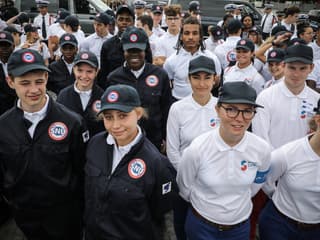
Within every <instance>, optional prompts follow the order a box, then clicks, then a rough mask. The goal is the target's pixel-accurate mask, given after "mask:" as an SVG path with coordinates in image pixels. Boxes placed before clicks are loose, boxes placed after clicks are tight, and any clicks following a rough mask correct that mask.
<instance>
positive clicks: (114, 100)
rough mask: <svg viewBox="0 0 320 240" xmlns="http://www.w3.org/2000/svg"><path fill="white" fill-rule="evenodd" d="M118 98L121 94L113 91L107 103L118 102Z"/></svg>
mask: <svg viewBox="0 0 320 240" xmlns="http://www.w3.org/2000/svg"><path fill="white" fill-rule="evenodd" d="M118 98H119V93H118V92H116V91H111V92H110V93H109V94H108V96H107V101H108V102H111V103H112V102H116V101H118Z"/></svg>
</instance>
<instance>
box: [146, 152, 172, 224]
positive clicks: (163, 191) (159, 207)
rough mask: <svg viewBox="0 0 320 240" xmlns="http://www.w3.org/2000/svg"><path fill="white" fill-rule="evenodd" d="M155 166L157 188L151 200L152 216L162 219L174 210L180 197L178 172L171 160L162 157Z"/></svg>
mask: <svg viewBox="0 0 320 240" xmlns="http://www.w3.org/2000/svg"><path fill="white" fill-rule="evenodd" d="M157 162H158V164H156V166H155V178H156V181H155V187H154V190H153V193H152V195H151V199H150V210H151V214H152V216H153V217H154V218H155V219H160V218H161V216H163V215H164V214H165V213H166V212H168V211H170V210H171V209H172V208H173V202H174V199H175V198H176V197H177V196H178V186H177V183H176V180H175V177H176V171H175V170H174V168H173V166H172V165H171V163H170V162H169V160H168V159H167V158H166V157H165V156H163V155H161V158H160V159H157Z"/></svg>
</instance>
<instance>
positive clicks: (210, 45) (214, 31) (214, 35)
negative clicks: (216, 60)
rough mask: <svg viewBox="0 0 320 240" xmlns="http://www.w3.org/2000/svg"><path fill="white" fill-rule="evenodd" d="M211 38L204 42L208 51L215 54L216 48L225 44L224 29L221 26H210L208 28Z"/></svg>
mask: <svg viewBox="0 0 320 240" xmlns="http://www.w3.org/2000/svg"><path fill="white" fill-rule="evenodd" d="M208 32H209V37H208V38H207V39H206V40H204V44H205V46H206V49H208V50H210V51H211V52H214V50H215V49H216V47H217V46H218V45H220V44H222V43H224V40H223V39H224V33H223V29H222V28H221V27H219V26H209V27H208Z"/></svg>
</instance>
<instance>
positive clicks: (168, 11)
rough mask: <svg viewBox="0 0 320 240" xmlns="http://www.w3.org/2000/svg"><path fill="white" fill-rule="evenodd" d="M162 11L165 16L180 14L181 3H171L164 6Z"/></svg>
mask: <svg viewBox="0 0 320 240" xmlns="http://www.w3.org/2000/svg"><path fill="white" fill-rule="evenodd" d="M164 13H165V15H166V16H177V15H179V16H180V15H181V5H180V4H172V5H169V6H166V7H165V8H164Z"/></svg>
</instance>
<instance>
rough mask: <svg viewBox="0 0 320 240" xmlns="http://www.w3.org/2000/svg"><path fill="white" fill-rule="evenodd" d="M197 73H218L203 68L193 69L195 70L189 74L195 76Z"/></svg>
mask: <svg viewBox="0 0 320 240" xmlns="http://www.w3.org/2000/svg"><path fill="white" fill-rule="evenodd" d="M197 72H206V73H211V74H216V71H215V70H214V69H209V68H203V67H199V68H196V69H193V70H191V71H189V74H194V73H197Z"/></svg>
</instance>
